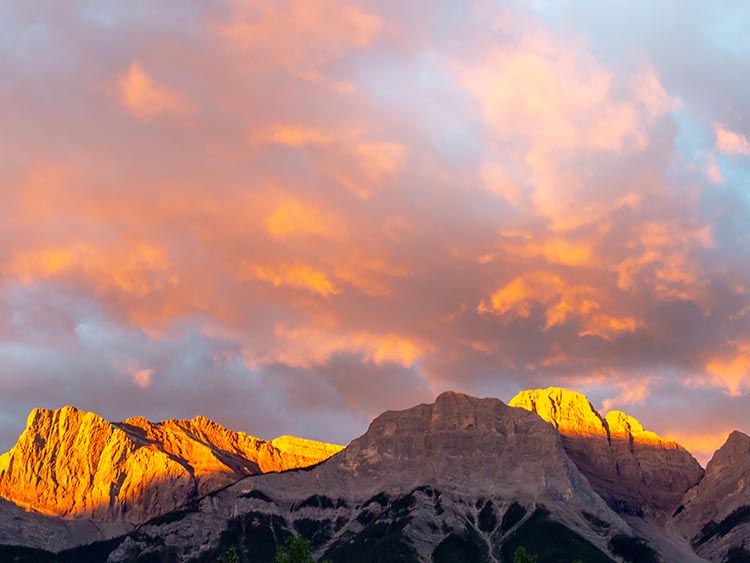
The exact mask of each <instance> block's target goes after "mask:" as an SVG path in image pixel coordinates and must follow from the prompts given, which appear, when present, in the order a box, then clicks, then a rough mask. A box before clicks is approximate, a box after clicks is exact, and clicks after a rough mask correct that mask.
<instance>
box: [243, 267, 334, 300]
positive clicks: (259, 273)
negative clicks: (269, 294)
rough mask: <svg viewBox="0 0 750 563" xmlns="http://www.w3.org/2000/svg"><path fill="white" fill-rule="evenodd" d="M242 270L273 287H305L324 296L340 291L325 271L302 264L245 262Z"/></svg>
mask: <svg viewBox="0 0 750 563" xmlns="http://www.w3.org/2000/svg"><path fill="white" fill-rule="evenodd" d="M243 271H244V272H245V274H246V275H248V276H249V277H250V278H253V279H256V280H260V281H264V282H268V283H270V284H272V285H273V286H275V287H282V286H285V287H292V288H295V289H306V290H308V291H312V292H313V293H317V294H319V295H324V296H327V295H333V294H335V293H339V291H340V290H338V289H337V288H335V287H334V285H333V284H332V283H331V281H330V280H329V279H328V276H327V275H326V274H325V272H321V271H320V270H316V269H315V268H311V267H310V266H306V265H303V264H295V265H280V266H261V265H257V264H246V265H245V266H244V267H243Z"/></svg>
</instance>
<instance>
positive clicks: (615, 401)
mask: <svg viewBox="0 0 750 563" xmlns="http://www.w3.org/2000/svg"><path fill="white" fill-rule="evenodd" d="M656 379H657V378H656V377H638V378H630V377H629V378H627V379H625V380H623V379H619V380H616V381H613V380H612V379H611V378H610V379H608V380H607V384H609V386H614V387H617V388H619V389H620V392H619V393H617V395H615V396H614V397H610V398H608V399H605V400H604V401H603V402H602V408H603V410H604V411H610V410H612V409H614V408H615V407H624V406H628V405H632V404H635V403H640V402H642V401H644V400H646V399H647V398H648V396H649V388H650V387H651V385H653V383H654V382H655V381H656Z"/></svg>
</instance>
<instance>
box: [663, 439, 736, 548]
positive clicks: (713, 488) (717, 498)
mask: <svg viewBox="0 0 750 563" xmlns="http://www.w3.org/2000/svg"><path fill="white" fill-rule="evenodd" d="M674 522H675V525H676V527H677V528H678V529H679V530H680V531H681V532H682V533H683V534H684V535H685V536H686V537H687V538H689V539H690V540H691V542H692V544H693V547H694V548H695V550H696V551H697V552H698V553H699V554H700V555H702V556H703V557H705V558H707V559H710V560H712V561H724V560H725V558H726V557H727V554H728V552H729V550H730V549H734V550H735V552H739V551H742V550H743V549H744V550H746V553H745V554H744V555H745V557H746V559H742V560H743V561H747V560H750V436H747V435H746V434H743V433H742V432H736V431H735V432H732V433H731V434H730V435H729V438H728V439H727V441H726V443H725V444H724V445H723V446H722V447H721V448H720V449H719V450H718V451H717V452H716V453H715V454H714V456H713V458H712V459H711V461H709V462H708V465H707V466H706V475H705V477H703V479H702V480H701V482H700V483H699V484H698V485H697V486H695V487H694V488H692V489H691V490H690V491H688V493H687V494H686V495H685V498H684V499H683V501H682V504H681V505H680V506H679V507H678V508H677V510H676V511H675V515H674ZM737 560H739V559H737Z"/></svg>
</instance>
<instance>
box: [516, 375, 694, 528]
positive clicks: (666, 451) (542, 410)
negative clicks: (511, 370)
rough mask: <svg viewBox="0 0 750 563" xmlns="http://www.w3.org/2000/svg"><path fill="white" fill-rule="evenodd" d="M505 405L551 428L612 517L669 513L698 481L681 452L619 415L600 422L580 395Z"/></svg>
mask: <svg viewBox="0 0 750 563" xmlns="http://www.w3.org/2000/svg"><path fill="white" fill-rule="evenodd" d="M509 404H510V405H511V406H514V407H520V408H523V409H526V410H529V411H533V412H535V413H537V414H538V415H539V416H540V417H542V418H543V419H544V420H546V421H547V422H549V423H551V424H552V425H553V426H554V427H555V428H556V429H557V430H558V431H559V432H560V434H561V436H562V443H563V446H564V447H565V451H566V452H567V453H568V455H569V456H570V458H571V459H572V460H573V461H574V462H575V464H576V465H577V466H578V468H579V469H580V470H581V472H582V473H583V474H584V475H585V476H586V477H587V478H588V480H589V482H590V483H591V485H592V487H593V488H594V490H595V491H597V492H598V493H599V494H600V495H601V496H602V498H604V500H605V501H607V503H608V504H609V505H610V506H611V507H612V508H613V509H615V510H616V511H617V512H620V513H625V514H632V515H638V516H643V515H646V516H661V515H663V514H665V513H671V512H672V510H674V508H675V507H676V506H677V505H678V504H679V502H680V500H681V498H682V496H683V495H684V494H685V493H686V492H687V490H688V489H690V488H691V487H692V486H694V485H695V484H696V483H698V481H700V479H701V477H702V475H703V470H702V469H701V467H700V465H699V464H698V462H697V461H696V460H695V458H694V457H693V456H692V455H691V454H690V453H689V452H688V451H687V450H685V449H684V448H683V447H682V446H680V445H679V444H677V443H676V442H674V441H672V440H669V439H666V438H662V437H660V436H658V435H657V434H655V433H653V432H649V431H647V430H644V428H643V426H642V425H641V424H640V423H639V422H638V421H637V420H635V419H634V418H633V417H631V416H628V415H627V414H625V413H623V412H620V411H610V412H609V413H607V416H606V417H602V416H601V415H600V414H599V413H598V412H597V411H596V409H594V407H593V406H592V405H591V403H590V402H589V400H588V399H587V398H586V397H585V396H584V395H582V394H580V393H576V392H574V391H569V390H567V389H560V388H557V387H550V388H548V389H535V390H529V391H522V392H520V393H519V394H518V395H516V396H515V397H514V398H513V399H512V400H511V401H510V403H509Z"/></svg>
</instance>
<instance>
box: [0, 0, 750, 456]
mask: <svg viewBox="0 0 750 563" xmlns="http://www.w3.org/2000/svg"><path fill="white" fill-rule="evenodd" d="M749 28H750V4H749V3H747V2H743V1H739V0H737V1H732V0H724V1H717V0H710V1H709V0H706V1H696V0H679V1H677V0H664V1H661V2H653V1H650V0H629V1H627V2H625V1H619V0H613V1H611V2H601V0H575V1H574V0H568V1H566V0H559V1H554V2H553V1H542V0H539V1H520V0H519V1H517V2H514V1H507V2H502V1H482V0H477V1H471V0H466V1H463V2H458V1H453V0H451V1H448V0H410V1H408V2H404V1H403V0H398V1H396V0H380V1H364V0H363V1H361V2H360V1H355V0H346V1H345V0H305V1H293V0H275V1H273V2H268V1H267V0H208V1H198V0H164V1H162V2H153V1H151V0H132V1H129V2H122V1H119V0H0V201H1V203H0V389H1V390H2V391H1V393H0V450H2V451H5V450H7V449H8V448H10V447H11V446H12V444H13V443H14V442H15V439H16V438H17V436H18V435H19V433H20V432H21V430H22V429H23V427H24V425H25V419H26V416H27V415H28V412H29V411H30V410H31V409H32V408H34V407H46V408H56V407H60V406H63V405H66V404H72V405H75V406H77V407H78V408H81V409H86V410H92V411H94V412H97V413H99V414H101V415H102V416H104V417H106V418H108V419H110V420H122V419H124V418H127V417H129V416H134V415H144V416H147V417H149V418H150V419H152V420H161V419H167V418H173V417H174V418H192V417H194V416H196V415H198V414H203V415H205V416H208V417H210V418H212V419H214V420H216V421H218V422H220V423H222V424H224V425H226V426H228V427H230V428H233V429H236V430H244V431H246V432H248V433H250V434H253V435H256V436H260V437H266V438H270V437H273V436H277V435H281V434H287V433H290V434H296V435H301V436H305V437H309V438H315V439H322V440H327V441H333V442H340V443H344V444H345V443H348V442H349V441H350V440H351V439H353V438H354V437H356V436H358V435H359V434H361V433H362V432H364V431H365V430H366V428H367V425H368V423H369V421H370V420H371V419H372V418H373V417H374V416H376V415H377V414H379V413H380V412H382V411H384V410H389V409H402V408H407V407H409V406H412V405H415V404H418V403H420V402H430V401H432V399H433V398H434V397H435V395H436V394H438V393H440V392H442V391H444V390H448V389H451V390H456V391H461V392H465V393H469V394H473V395H479V396H492V397H499V398H501V399H503V400H506V401H507V400H509V399H510V398H511V397H512V396H513V395H514V394H515V393H516V392H517V391H519V390H520V389H526V388H537V387H546V386H550V385H555V386H563V387H567V388H570V389H574V390H577V391H581V392H583V393H586V394H587V396H589V398H590V399H591V401H592V403H593V404H594V406H596V407H597V408H598V409H600V410H601V412H602V413H604V412H606V411H608V410H611V409H621V410H624V411H626V412H628V413H630V414H632V415H633V416H636V417H637V418H639V419H640V420H641V422H642V423H643V424H644V426H646V427H647V428H648V429H651V430H654V431H657V432H659V433H661V434H664V435H667V436H669V437H673V438H676V439H678V440H679V441H680V442H681V443H683V444H684V445H685V446H687V447H688V448H689V449H690V450H691V451H693V453H695V454H696V455H697V456H698V457H699V459H701V460H702V461H704V462H705V460H706V459H707V458H708V457H709V456H710V454H711V453H712V452H713V450H714V449H716V448H717V447H718V446H720V445H721V443H722V442H723V440H724V439H725V437H726V435H727V433H728V432H729V431H730V430H732V429H735V428H736V429H740V430H743V431H745V432H750V419H748V416H747V413H748V412H750V106H748V104H747V100H748V99H750V81H749V80H747V79H746V77H747V76H750V29H749Z"/></svg>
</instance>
